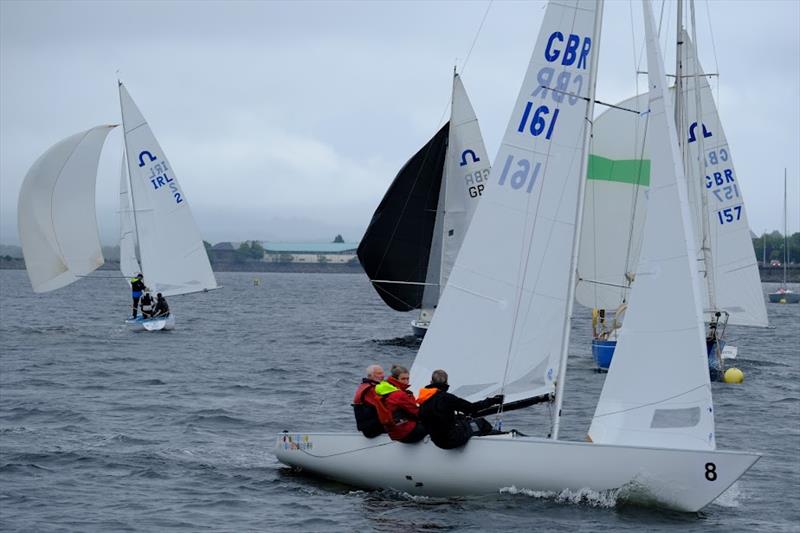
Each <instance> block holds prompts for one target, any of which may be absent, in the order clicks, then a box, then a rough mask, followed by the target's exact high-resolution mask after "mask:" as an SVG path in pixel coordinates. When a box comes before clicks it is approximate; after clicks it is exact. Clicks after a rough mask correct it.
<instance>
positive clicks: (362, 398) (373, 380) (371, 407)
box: [353, 365, 391, 439]
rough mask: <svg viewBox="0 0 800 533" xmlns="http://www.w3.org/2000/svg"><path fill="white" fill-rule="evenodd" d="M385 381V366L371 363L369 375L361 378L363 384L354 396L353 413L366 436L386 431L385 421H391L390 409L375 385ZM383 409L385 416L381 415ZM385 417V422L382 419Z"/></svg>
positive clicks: (368, 369)
mask: <svg viewBox="0 0 800 533" xmlns="http://www.w3.org/2000/svg"><path fill="white" fill-rule="evenodd" d="M381 381H383V368H382V367H381V366H380V365H369V366H368V367H367V377H365V378H362V379H361V385H359V386H358V388H357V389H356V394H355V396H354V397H353V413H354V414H355V417H356V427H357V428H358V430H359V431H360V432H361V433H363V434H364V436H365V437H368V438H370V439H371V438H373V437H377V436H378V435H380V434H382V433H386V429H385V428H384V427H383V422H387V423H388V422H390V421H391V417H390V416H389V415H388V410H387V409H386V407H385V406H384V405H383V402H381V399H380V398H379V397H378V395H377V394H375V385H377V384H378V383H380V382H381ZM381 411H383V412H384V413H383V416H380V413H381ZM381 418H383V419H384V420H383V422H382V421H381Z"/></svg>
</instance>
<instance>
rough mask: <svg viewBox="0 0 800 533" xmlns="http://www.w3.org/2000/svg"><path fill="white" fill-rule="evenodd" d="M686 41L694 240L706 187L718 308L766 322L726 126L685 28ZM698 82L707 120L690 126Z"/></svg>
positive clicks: (743, 320) (745, 320)
mask: <svg viewBox="0 0 800 533" xmlns="http://www.w3.org/2000/svg"><path fill="white" fill-rule="evenodd" d="M682 39H683V42H684V45H683V46H682V47H681V48H682V50H683V54H684V56H683V65H684V71H685V72H686V73H687V74H689V75H691V74H693V73H695V72H697V73H698V77H697V78H695V77H688V78H686V80H685V82H684V85H683V87H684V91H683V93H684V94H683V102H684V106H685V108H686V111H687V116H688V117H689V121H688V122H689V129H688V131H685V132H683V135H684V136H685V137H684V142H685V143H686V146H687V147H688V158H687V170H688V172H687V178H688V180H689V200H690V205H692V215H693V224H694V227H695V238H696V242H697V243H698V246H699V245H700V244H701V243H702V220H700V219H699V217H700V216H702V215H701V214H700V212H701V210H702V205H701V204H702V202H700V201H699V199H698V198H699V194H700V192H699V191H700V189H701V188H702V190H703V191H704V192H705V194H706V199H707V204H706V213H705V216H706V217H708V229H709V235H708V241H709V242H710V244H711V259H712V263H713V264H712V265H711V268H713V269H714V275H713V280H714V293H715V297H716V305H717V308H718V309H720V310H724V311H727V312H728V313H729V314H730V318H729V320H728V322H729V323H730V324H737V325H744V326H768V325H769V321H768V320H767V308H766V305H765V303H764V294H763V291H762V288H761V278H760V276H759V273H758V262H757V261H756V255H755V251H754V249H753V241H752V240H751V237H750V225H749V224H748V222H747V213H746V211H745V206H744V197H743V196H742V189H741V185H740V183H739V176H738V175H737V174H736V171H735V169H734V167H733V158H732V155H731V149H730V147H729V146H728V140H727V138H726V137H725V131H724V130H723V129H722V122H721V120H720V117H719V113H718V111H717V106H716V105H715V103H714V97H713V94H712V92H711V87H710V86H709V84H708V80H707V79H706V77H705V76H704V75H703V67H702V65H700V63H699V61H698V60H697V52H696V50H697V49H696V47H695V45H694V43H693V42H692V41H691V39H690V38H689V35H688V34H687V33H686V31H684V32H683V33H682ZM698 81H699V87H700V109H701V111H702V113H703V120H702V126H692V124H693V123H696V121H697V111H696V108H697V106H696V98H695V87H696V86H697V82H698ZM701 136H702V140H703V142H702V147H703V152H704V154H703V155H701V156H700V157H701V159H702V160H703V161H704V164H703V167H704V169H705V174H704V175H700V174H699V172H700V169H699V167H698V164H697V158H698V147H699V146H700V144H701V143H699V142H698V140H699V139H700V137H701ZM698 181H700V182H701V183H702V187H701V186H699V185H698ZM697 257H698V259H702V257H703V253H702V251H701V250H698V255H697ZM701 264H702V263H701ZM703 294H704V308H708V307H709V303H708V302H709V299H708V291H707V290H704V291H703Z"/></svg>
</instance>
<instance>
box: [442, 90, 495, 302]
mask: <svg viewBox="0 0 800 533" xmlns="http://www.w3.org/2000/svg"><path fill="white" fill-rule="evenodd" d="M490 170H491V165H490V163H489V156H488V155H487V153H486V146H484V144H483V137H482V136H481V128H480V125H479V124H478V117H477V116H475V110H474V109H472V104H471V103H470V101H469V97H468V96H467V92H466V90H465V89H464V84H463V83H462V82H461V76H459V75H458V74H456V75H455V76H454V77H453V101H452V106H451V113H450V139H449V142H448V145H447V161H446V162H445V182H446V186H445V209H444V228H443V230H444V237H443V239H444V244H443V247H442V248H443V249H442V272H441V286H442V287H444V286H445V285H446V284H447V279H448V278H449V277H450V272H451V271H452V270H453V265H454V264H455V262H456V256H457V255H458V251H459V250H460V249H461V243H462V242H464V235H466V233H467V228H469V224H470V222H471V220H472V215H473V214H474V213H475V208H476V207H477V206H478V202H479V200H480V198H481V196H482V193H483V190H484V189H485V187H486V185H487V183H488V180H489V171H490Z"/></svg>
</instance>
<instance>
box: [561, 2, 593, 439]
mask: <svg viewBox="0 0 800 533" xmlns="http://www.w3.org/2000/svg"><path fill="white" fill-rule="evenodd" d="M603 2H604V0H598V1H597V4H596V9H597V14H596V16H595V19H594V29H593V31H592V43H593V45H592V46H593V47H594V49H595V53H593V54H592V57H591V61H590V66H589V94H588V97H587V99H586V115H585V122H584V133H583V149H582V150H581V166H580V171H579V172H578V176H579V177H580V179H579V180H578V199H577V207H576V208H575V227H574V228H573V232H572V253H571V255H570V263H569V274H570V278H569V283H568V285H567V308H566V312H565V313H564V325H563V330H562V333H561V338H562V340H561V359H560V361H559V364H558V377H557V378H556V391H555V395H556V397H555V400H556V405H555V409H554V410H553V430H552V433H551V437H552V438H553V440H558V432H559V429H560V427H561V406H562V405H563V403H564V385H565V382H566V377H567V356H568V355H569V337H570V330H571V327H572V308H573V306H574V304H575V290H576V285H577V279H578V252H579V251H580V247H581V228H582V226H583V205H584V200H585V194H586V171H587V168H588V166H589V147H590V146H591V131H592V119H593V118H594V97H595V91H596V89H597V63H598V61H599V56H600V54H599V53H598V52H597V51H598V50H599V49H600V34H601V31H600V30H601V28H602V27H603V7H604V6H603Z"/></svg>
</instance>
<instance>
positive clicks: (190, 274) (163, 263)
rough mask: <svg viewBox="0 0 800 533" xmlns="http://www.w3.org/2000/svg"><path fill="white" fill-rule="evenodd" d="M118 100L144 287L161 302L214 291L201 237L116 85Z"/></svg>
mask: <svg viewBox="0 0 800 533" xmlns="http://www.w3.org/2000/svg"><path fill="white" fill-rule="evenodd" d="M119 94H120V106H121V108H122V121H123V125H124V129H125V145H126V152H127V154H128V170H129V172H130V177H131V194H132V195H133V206H134V208H135V210H136V229H137V232H138V242H139V253H140V254H141V261H142V269H143V270H142V273H143V274H144V277H145V283H146V284H147V286H148V287H150V288H151V289H152V290H154V291H158V292H162V293H163V294H164V295H165V296H169V295H174V294H187V293H191V292H197V291H202V290H208V289H214V288H216V287H217V282H216V280H215V279H214V273H213V272H212V271H211V265H210V264H209V261H208V255H207V254H206V250H205V246H204V245H203V240H202V238H201V236H200V231H199V230H198V229H197V225H196V224H195V222H194V219H193V218H192V213H191V210H190V209H189V204H188V202H187V200H186V197H185V195H184V193H183V189H181V187H180V186H179V185H178V180H177V178H176V177H175V173H174V171H173V169H172V165H171V164H170V163H169V161H168V160H167V158H166V157H165V156H164V152H163V151H162V150H161V146H159V144H158V141H156V138H155V136H154V135H153V132H152V131H151V130H150V126H149V125H148V124H147V122H146V121H145V119H144V117H143V116H142V114H141V112H140V111H139V109H138V108H137V107H136V104H135V103H134V102H133V100H132V99H131V97H130V95H129V94H128V91H127V90H126V89H125V87H124V86H123V85H122V84H121V83H120V84H119Z"/></svg>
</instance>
